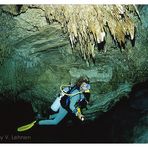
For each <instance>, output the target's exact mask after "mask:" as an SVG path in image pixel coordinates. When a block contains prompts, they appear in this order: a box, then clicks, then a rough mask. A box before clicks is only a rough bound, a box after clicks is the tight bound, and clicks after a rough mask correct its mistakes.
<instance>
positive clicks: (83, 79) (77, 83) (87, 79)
mask: <svg viewBox="0 0 148 148" xmlns="http://www.w3.org/2000/svg"><path fill="white" fill-rule="evenodd" d="M83 82H85V83H89V78H88V77H87V76H81V77H80V78H79V79H78V80H77V81H76V84H75V85H76V86H77V87H80V86H81V84H82V83H83Z"/></svg>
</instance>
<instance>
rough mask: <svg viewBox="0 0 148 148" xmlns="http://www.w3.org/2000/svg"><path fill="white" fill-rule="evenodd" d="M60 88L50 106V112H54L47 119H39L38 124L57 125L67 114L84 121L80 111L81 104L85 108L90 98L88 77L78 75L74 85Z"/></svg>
mask: <svg viewBox="0 0 148 148" xmlns="http://www.w3.org/2000/svg"><path fill="white" fill-rule="evenodd" d="M60 89H61V94H60V96H59V97H57V98H56V100H55V101H54V102H53V104H52V105H51V108H50V113H51V112H53V113H54V114H52V115H50V116H49V119H45V120H40V121H39V122H38V125H57V124H59V123H60V121H62V119H64V117H65V116H66V115H67V114H71V115H72V116H75V117H77V118H78V119H80V120H81V121H84V115H83V114H82V113H81V111H80V108H79V107H76V105H77V106H81V107H82V108H85V107H86V105H87V104H88V103H89V99H90V84H89V78H88V77H80V78H79V79H78V80H77V81H76V83H75V85H70V86H68V87H65V88H64V89H62V88H60Z"/></svg>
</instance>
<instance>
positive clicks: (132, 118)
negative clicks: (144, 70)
mask: <svg viewBox="0 0 148 148" xmlns="http://www.w3.org/2000/svg"><path fill="white" fill-rule="evenodd" d="M147 86H148V81H146V82H143V83H139V84H136V85H135V86H133V89H132V91H131V93H130V94H129V97H123V98H122V99H121V101H119V102H118V103H117V104H116V105H115V106H114V107H112V108H111V110H109V111H108V112H106V113H103V114H102V115H101V116H100V117H98V118H97V119H96V120H95V121H93V122H87V123H85V122H84V123H82V122H80V121H79V120H76V119H75V118H74V119H73V121H72V122H67V121H68V119H69V117H67V118H65V120H64V121H62V123H60V124H59V125H58V126H38V125H35V126H33V127H32V128H31V129H30V130H28V131H25V132H17V131H16V129H17V127H19V126H21V125H24V124H27V123H30V122H32V121H33V120H34V119H35V118H34V117H35V115H34V112H33V110H32V106H31V104H30V103H29V102H25V101H16V102H12V101H10V100H7V101H0V117H1V122H0V136H1V141H0V142H1V143H18V142H19V143H132V140H131V137H132V136H133V128H134V126H135V125H136V124H137V123H138V121H139V119H140V118H141V117H142V116H143V115H144V114H145V113H147V109H148V103H147V101H148V87H147ZM137 101H138V103H137ZM4 136H7V137H8V138H7V139H6V137H4ZM2 137H3V139H2Z"/></svg>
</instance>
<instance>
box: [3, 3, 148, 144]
mask: <svg viewBox="0 0 148 148" xmlns="http://www.w3.org/2000/svg"><path fill="white" fill-rule="evenodd" d="M74 12H75V13H74ZM147 13H148V6H147V5H0V32H1V36H0V42H1V45H0V117H1V122H0V143H147V142H148V128H147V127H148V50H147V47H148V46H147V45H148V42H147V35H148V33H147V31H146V30H148V15H147ZM84 75H85V76H87V77H88V78H89V80H90V82H89V83H90V88H89V89H90V93H91V96H90V100H89V103H88V105H87V107H86V108H83V109H82V110H81V112H82V114H83V115H84V117H85V120H84V121H81V120H80V119H78V118H77V116H71V115H69V114H68V115H67V116H66V117H65V118H64V119H63V120H62V121H61V122H60V123H59V124H58V125H39V124H36V123H35V124H30V123H32V122H33V121H35V120H36V117H37V115H41V116H42V117H43V118H45V119H48V115H47V111H48V110H49V107H50V106H51V105H52V103H53V102H54V100H55V99H56V98H57V97H58V95H59V92H60V91H61V86H65V85H69V84H74V83H75V82H76V80H77V79H78V78H79V77H81V76H84ZM28 124H29V125H32V126H31V128H30V129H28V130H24V131H21V132H20V131H17V129H18V127H21V126H24V125H28Z"/></svg>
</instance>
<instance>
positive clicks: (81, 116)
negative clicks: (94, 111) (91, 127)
mask: <svg viewBox="0 0 148 148" xmlns="http://www.w3.org/2000/svg"><path fill="white" fill-rule="evenodd" d="M77 117H78V118H79V119H80V120H81V121H84V115H82V114H81V113H77Z"/></svg>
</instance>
